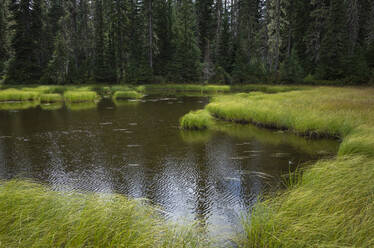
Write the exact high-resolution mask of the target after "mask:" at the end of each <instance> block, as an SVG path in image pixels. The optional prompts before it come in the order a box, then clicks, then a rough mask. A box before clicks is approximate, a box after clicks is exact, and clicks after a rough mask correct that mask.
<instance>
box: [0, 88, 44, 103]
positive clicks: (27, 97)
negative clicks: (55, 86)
mask: <svg viewBox="0 0 374 248" xmlns="http://www.w3.org/2000/svg"><path fill="white" fill-rule="evenodd" d="M39 97H40V93H39V92H37V91H25V90H18V89H6V90H1V91H0V101H1V102H6V101H36V100H39Z"/></svg>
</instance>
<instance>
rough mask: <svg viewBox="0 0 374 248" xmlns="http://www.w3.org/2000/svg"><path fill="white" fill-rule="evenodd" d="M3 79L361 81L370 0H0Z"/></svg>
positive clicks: (371, 54)
mask: <svg viewBox="0 0 374 248" xmlns="http://www.w3.org/2000/svg"><path fill="white" fill-rule="evenodd" d="M0 77H1V78H2V79H3V80H4V82H5V83H7V84H35V83H41V84H80V83H93V82H94V83H138V84H141V83H162V82H174V83H187V82H211V83H220V84H231V83H319V82H324V80H329V82H331V81H335V82H339V83H342V84H345V83H346V84H361V83H369V82H370V80H371V81H373V78H374V1H372V0H308V1H305V0H296V1H292V0H93V1H91V0H0Z"/></svg>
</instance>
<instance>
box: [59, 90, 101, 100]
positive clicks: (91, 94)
mask: <svg viewBox="0 0 374 248" xmlns="http://www.w3.org/2000/svg"><path fill="white" fill-rule="evenodd" d="M98 98H99V97H98V95H97V93H96V92H95V91H86V90H81V91H66V92H65V94H64V99H65V101H66V102H75V103H79V102H93V101H95V100H97V99H98Z"/></svg>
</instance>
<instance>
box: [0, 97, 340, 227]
mask: <svg viewBox="0 0 374 248" xmlns="http://www.w3.org/2000/svg"><path fill="white" fill-rule="evenodd" d="M207 102H208V98H202V97H200V98H199V97H179V98H173V99H162V98H156V97H150V98H147V99H146V101H144V102H122V103H118V104H117V105H116V104H114V103H112V102H111V101H108V100H105V101H102V102H100V103H99V105H98V106H97V107H95V106H89V105H88V106H87V105H83V107H81V108H80V107H79V106H76V107H75V108H70V109H68V108H66V107H63V108H61V109H58V110H53V111H50V110H45V108H44V109H41V108H40V106H37V107H34V108H30V109H27V110H18V111H16V110H11V111H10V110H1V111H0V178H1V179H10V178H14V177H26V178H32V179H36V180H38V181H42V182H46V183H48V184H50V185H51V186H52V187H53V188H55V189H62V190H64V189H77V190H84V191H95V192H116V193H121V194H124V195H127V196H131V197H136V198H138V197H141V198H148V199H150V200H151V201H152V202H153V203H155V204H157V205H160V206H161V207H162V208H163V209H164V210H165V212H166V215H167V216H168V217H169V218H171V219H173V220H181V219H187V220H199V221H201V223H202V225H205V226H206V227H207V229H208V230H216V231H217V230H219V231H225V232H231V231H233V230H234V229H236V228H238V227H239V226H240V225H238V223H239V222H240V218H241V216H242V215H243V214H245V213H246V212H247V210H248V209H249V208H250V206H251V205H252V204H253V203H254V202H255V201H256V199H257V197H258V195H259V194H260V193H262V192H264V190H269V189H274V188H277V187H278V186H279V185H281V175H282V174H285V173H288V171H289V170H290V168H291V170H292V169H294V168H295V167H296V166H298V165H299V164H300V163H301V162H305V161H308V160H314V159H317V158H320V157H322V156H326V155H328V154H333V153H335V152H336V148H337V143H336V142H334V141H328V140H321V141H310V140H309V141H308V140H305V139H303V138H300V137H296V136H293V135H290V134H285V133H282V132H276V131H268V130H264V129H258V128H256V127H253V126H240V125H234V124H221V125H219V126H218V127H217V128H216V129H217V130H215V131H209V132H186V131H180V130H179V129H178V127H177V126H178V120H179V118H180V117H181V116H183V115H184V114H185V113H187V112H189V111H190V110H192V109H200V108H202V107H203V106H204V105H205V104H206V103H207ZM0 109H1V108H0ZM11 109H12V108H11Z"/></svg>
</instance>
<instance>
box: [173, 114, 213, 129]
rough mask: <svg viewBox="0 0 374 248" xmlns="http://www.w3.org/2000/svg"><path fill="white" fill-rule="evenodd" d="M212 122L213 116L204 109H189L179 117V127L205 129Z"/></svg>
mask: <svg viewBox="0 0 374 248" xmlns="http://www.w3.org/2000/svg"><path fill="white" fill-rule="evenodd" d="M212 124H213V118H212V116H211V115H210V114H209V112H208V111H206V110H197V111H191V112H189V113H188V114H186V115H184V116H183V117H182V118H181V119H180V127H181V128H182V129H189V130H203V129H207V128H209V127H210V126H212Z"/></svg>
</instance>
